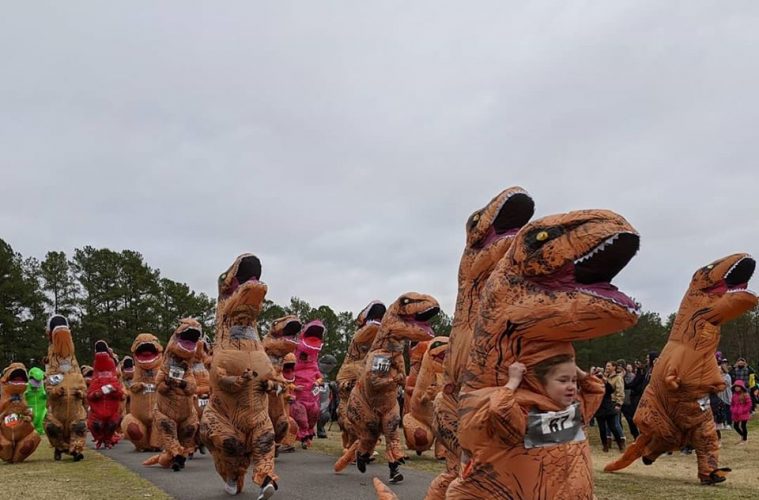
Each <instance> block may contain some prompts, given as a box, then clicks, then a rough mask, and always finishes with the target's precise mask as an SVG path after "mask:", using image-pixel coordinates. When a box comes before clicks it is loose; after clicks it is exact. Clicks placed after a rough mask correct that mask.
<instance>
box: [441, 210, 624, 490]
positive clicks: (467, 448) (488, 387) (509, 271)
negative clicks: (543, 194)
mask: <svg viewBox="0 0 759 500" xmlns="http://www.w3.org/2000/svg"><path fill="white" fill-rule="evenodd" d="M638 247H639V236H638V234H637V232H636V231H635V229H634V228H633V227H632V226H631V225H630V224H629V223H628V222H627V221H626V220H625V219H624V218H622V217H621V216H619V215H617V214H615V213H614V212H610V211H606V210H584V211H577V212H569V213H566V214H559V215H553V216H549V217H544V218H542V219H539V220H536V221H534V222H531V223H529V224H527V225H526V226H524V227H523V228H522V230H521V231H520V232H519V234H518V235H517V236H516V237H515V238H514V241H513V242H512V245H511V247H510V248H509V251H508V252H507V254H506V255H505V256H504V257H503V258H502V259H501V261H500V262H499V263H498V265H497V267H496V269H495V270H494V271H493V272H492V273H491V275H490V277H489V278H488V281H487V284H486V285H485V289H484V290H483V293H482V298H481V302H480V308H479V313H478V319H477V323H476V325H475V331H474V336H473V338H472V346H471V351H470V355H469V359H468V363H467V367H466V371H465V372H464V374H463V376H462V380H463V381H464V385H463V387H462V390H461V394H460V405H459V416H460V418H461V421H460V427H459V440H460V443H461V447H462V464H461V467H462V469H461V474H460V476H459V477H458V478H457V479H456V480H454V481H453V482H452V483H451V485H450V487H449V488H448V491H447V498H450V499H464V498H556V499H569V498H572V499H575V498H579V499H591V498H593V479H592V470H591V464H590V449H589V446H588V442H587V439H586V438H585V436H584V434H583V433H582V429H583V426H584V425H585V424H587V422H588V421H589V419H590V417H591V416H592V415H593V414H594V412H595V411H596V409H597V408H598V406H599V405H600V403H601V399H602V398H603V392H604V389H603V383H602V382H601V381H600V380H599V379H597V378H596V377H593V376H586V377H583V378H581V379H580V381H579V386H580V394H579V396H580V401H579V402H578V403H576V404H573V405H570V406H569V407H567V408H563V407H561V406H560V405H558V404H557V403H556V402H554V401H553V400H552V399H550V398H549V397H548V396H547V394H546V393H545V388H544V387H543V385H542V384H541V383H540V381H539V379H538V378H537V376H536V375H535V372H534V368H535V366H536V365H538V364H539V363H541V362H543V361H545V360H548V359H549V358H553V357H555V356H557V355H568V356H572V357H574V348H573V347H572V342H574V341H579V340H586V339H591V338H596V337H599V336H604V335H609V334H612V333H614V332H618V331H621V330H624V329H626V328H629V327H630V326H632V325H634V324H635V322H636V321H637V317H638V313H639V306H638V305H637V303H636V302H635V301H634V300H633V299H632V298H630V297H628V296H627V295H625V294H624V293H622V292H621V291H619V290H618V289H617V288H616V287H615V286H613V285H612V284H611V280H612V279H613V278H614V276H616V275H617V274H618V273H619V272H620V271H621V270H622V269H623V268H624V267H625V266H626V265H627V263H628V262H629V261H630V259H632V257H633V256H634V255H635V253H636V252H637V250H638ZM516 361H519V362H521V363H523V364H524V365H525V366H526V367H527V373H526V374H525V377H524V379H523V380H522V382H521V384H520V386H519V388H518V389H517V390H516V391H512V390H511V389H510V388H507V387H504V385H505V383H506V382H507V381H508V367H509V366H510V365H511V364H513V363H514V362H516ZM560 411H563V412H566V414H565V415H563V417H562V418H563V419H562V422H566V421H567V420H569V422H570V424H567V430H568V431H569V433H568V434H565V433H564V432H563V431H564V427H563V425H562V427H558V425H555V426H554V425H548V422H551V421H552V420H551V419H552V418H553V417H554V416H555V414H554V413H550V412H560ZM543 422H545V423H546V425H545V426H542V425H541V423H543ZM535 424H537V427H536V426H535ZM536 429H537V431H536ZM544 429H545V430H544ZM536 432H537V433H536ZM554 433H555V434H554Z"/></svg>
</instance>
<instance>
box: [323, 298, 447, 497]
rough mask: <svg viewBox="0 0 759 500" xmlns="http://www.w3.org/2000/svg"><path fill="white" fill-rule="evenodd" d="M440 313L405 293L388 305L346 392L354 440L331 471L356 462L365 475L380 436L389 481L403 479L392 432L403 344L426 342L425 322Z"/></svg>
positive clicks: (427, 328)
mask: <svg viewBox="0 0 759 500" xmlns="http://www.w3.org/2000/svg"><path fill="white" fill-rule="evenodd" d="M438 312H440V306H438V302H437V300H435V299H434V298H433V297H431V296H429V295H423V294H420V293H415V292H408V293H405V294H403V295H401V296H400V297H399V298H398V300H396V301H395V302H393V304H392V305H391V306H390V308H389V309H388V310H387V312H386V313H385V315H384V317H383V318H382V323H381V325H380V329H379V331H378V332H377V335H376V337H375V338H374V343H372V347H371V348H370V349H369V353H368V354H367V355H366V366H365V367H364V373H363V375H362V376H361V378H360V379H359V380H358V382H357V383H356V387H355V388H354V390H353V391H352V392H351V395H350V398H349V399H348V408H347V410H346V417H347V419H346V420H347V422H346V423H347V425H348V426H349V432H353V433H354V434H355V435H356V436H358V439H357V441H355V442H354V443H353V444H351V446H350V447H349V448H348V449H347V450H346V451H345V453H343V456H341V457H340V458H339V459H338V461H337V462H336V463H335V471H336V472H339V471H341V470H343V469H344V468H345V467H346V466H347V465H348V464H349V463H350V462H351V460H353V458H354V456H355V458H356V466H357V467H358V469H359V470H360V471H361V472H365V471H366V465H367V464H368V463H369V459H370V458H371V457H370V454H371V452H372V451H373V450H374V447H375V445H376V444H377V440H378V439H379V437H380V435H381V434H384V435H385V439H386V441H387V443H386V447H385V457H386V458H387V462H388V466H389V467H390V481H391V482H393V483H397V482H399V481H402V480H403V475H402V474H401V473H400V471H399V468H400V464H401V463H402V461H403V450H402V449H401V439H400V434H399V433H398V426H399V424H400V422H401V415H400V408H399V407H398V400H397V398H396V393H397V389H398V387H399V386H400V387H403V383H404V379H405V377H406V366H405V362H404V360H403V344H404V340H410V341H414V340H415V341H423V340H429V339H432V338H433V337H434V336H435V333H434V332H433V331H432V327H430V325H429V321H430V320H431V319H432V318H434V317H435V316H436V315H437V314H438Z"/></svg>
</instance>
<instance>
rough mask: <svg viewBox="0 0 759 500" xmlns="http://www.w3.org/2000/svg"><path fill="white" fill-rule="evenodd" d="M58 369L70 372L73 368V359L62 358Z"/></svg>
mask: <svg viewBox="0 0 759 500" xmlns="http://www.w3.org/2000/svg"><path fill="white" fill-rule="evenodd" d="M58 369H59V370H60V371H62V372H63V373H68V372H69V370H71V361H69V360H68V359H63V360H61V362H60V363H58Z"/></svg>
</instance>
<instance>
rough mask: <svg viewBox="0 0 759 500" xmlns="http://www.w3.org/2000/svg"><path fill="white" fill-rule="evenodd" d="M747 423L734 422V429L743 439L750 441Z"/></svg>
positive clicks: (743, 421)
mask: <svg viewBox="0 0 759 500" xmlns="http://www.w3.org/2000/svg"><path fill="white" fill-rule="evenodd" d="M746 423H747V422H746V421H745V420H742V421H740V422H733V427H734V428H735V432H737V433H738V434H740V435H741V438H742V439H743V440H744V441H746V440H747V439H748V428H746Z"/></svg>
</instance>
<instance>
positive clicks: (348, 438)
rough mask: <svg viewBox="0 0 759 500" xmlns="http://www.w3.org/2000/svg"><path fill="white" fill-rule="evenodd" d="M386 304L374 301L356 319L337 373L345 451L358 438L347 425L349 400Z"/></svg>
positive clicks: (338, 407)
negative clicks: (353, 330) (354, 329)
mask: <svg viewBox="0 0 759 500" xmlns="http://www.w3.org/2000/svg"><path fill="white" fill-rule="evenodd" d="M386 309H387V308H386V307H385V304H383V303H382V302H380V301H378V300H373V301H372V302H370V303H369V305H368V306H366V307H365V308H364V310H363V311H361V312H360V313H359V315H358V317H357V318H356V325H358V330H356V333H354V334H353V338H352V339H351V343H350V345H349V346H348V352H347V353H346V354H345V359H343V364H342V365H341V366H340V370H339V371H338V372H337V377H336V378H335V380H336V381H337V389H338V397H339V399H340V402H339V403H338V406H337V424H338V425H339V426H340V430H341V431H342V434H343V436H342V437H343V451H345V450H347V449H348V447H349V446H350V445H351V444H353V442H354V441H356V439H357V437H356V436H355V435H353V434H351V433H350V432H348V427H347V426H346V424H345V410H346V408H347V407H348V398H349V397H350V395H351V391H352V390H353V387H354V386H355V385H356V381H357V380H358V379H359V377H360V376H361V375H362V374H363V373H364V359H365V358H366V353H367V352H369V348H370V347H371V346H372V343H373V342H374V337H375V336H376V335H377V332H378V331H379V327H380V322H381V321H382V317H383V316H384V315H385V311H386Z"/></svg>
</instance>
